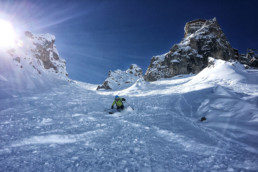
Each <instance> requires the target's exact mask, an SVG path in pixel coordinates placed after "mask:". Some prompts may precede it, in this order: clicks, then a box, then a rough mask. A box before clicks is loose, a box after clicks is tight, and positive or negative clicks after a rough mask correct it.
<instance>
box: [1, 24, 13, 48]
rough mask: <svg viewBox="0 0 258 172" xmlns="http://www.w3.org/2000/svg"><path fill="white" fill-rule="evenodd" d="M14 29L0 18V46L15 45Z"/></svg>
mask: <svg viewBox="0 0 258 172" xmlns="http://www.w3.org/2000/svg"><path fill="white" fill-rule="evenodd" d="M15 37H16V34H15V31H14V29H13V26H12V24H11V23H10V22H8V21H5V20H2V19H0V47H12V46H14V45H15Z"/></svg>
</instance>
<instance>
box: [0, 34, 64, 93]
mask: <svg viewBox="0 0 258 172" xmlns="http://www.w3.org/2000/svg"><path fill="white" fill-rule="evenodd" d="M54 42H55V37H54V36H53V35H50V34H45V35H34V34H32V33H30V32H25V34H24V35H22V36H21V37H20V40H19V41H18V44H17V45H16V46H14V47H8V48H1V49H0V81H1V84H0V89H1V90H5V92H15V91H24V90H26V89H35V88H37V89H40V88H42V87H46V86H48V85H52V84H53V83H55V82H61V81H65V80H66V81H67V80H69V79H68V77H67V76H68V74H67V72H66V65H65V60H63V59H62V58H61V57H60V56H59V54H58V51H57V49H56V46H55V44H54Z"/></svg>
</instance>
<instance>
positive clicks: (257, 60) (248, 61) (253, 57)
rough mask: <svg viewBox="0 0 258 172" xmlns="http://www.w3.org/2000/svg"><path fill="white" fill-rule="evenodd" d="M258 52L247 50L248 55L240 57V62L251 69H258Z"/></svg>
mask: <svg viewBox="0 0 258 172" xmlns="http://www.w3.org/2000/svg"><path fill="white" fill-rule="evenodd" d="M257 51H258V50H254V49H247V53H246V54H240V55H239V59H238V60H239V62H240V63H242V64H245V65H248V66H249V67H255V68H258V54H256V53H255V52H257Z"/></svg>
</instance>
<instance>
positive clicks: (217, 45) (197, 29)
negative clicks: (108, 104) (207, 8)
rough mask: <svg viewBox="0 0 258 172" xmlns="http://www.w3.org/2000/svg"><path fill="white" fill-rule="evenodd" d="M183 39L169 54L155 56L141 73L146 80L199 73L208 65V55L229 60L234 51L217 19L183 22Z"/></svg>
mask: <svg viewBox="0 0 258 172" xmlns="http://www.w3.org/2000/svg"><path fill="white" fill-rule="evenodd" d="M184 30H185V33H184V35H185V36H184V38H183V40H182V41H181V42H180V43H178V44H175V45H174V46H173V47H172V48H171V49H170V51H169V52H168V53H165V54H163V55H161V56H154V57H153V58H152V59H151V63H150V65H149V67H148V69H147V71H146V73H145V75H144V79H145V80H146V81H156V80H158V79H160V78H170V77H173V76H175V75H179V74H189V73H198V72H200V71H201V70H202V69H204V68H205V67H206V66H207V65H208V57H214V58H215V59H223V60H230V59H235V58H236V52H235V50H234V49H233V48H232V46H231V45H230V43H229V42H228V41H227V38H226V37H225V34H224V33H223V32H222V30H221V28H220V26H219V24H218V22H217V20H216V19H215V18H214V19H212V20H200V19H199V20H194V21H191V22H188V23H186V25H185V28H184Z"/></svg>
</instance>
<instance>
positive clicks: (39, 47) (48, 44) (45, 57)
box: [25, 31, 65, 73]
mask: <svg viewBox="0 0 258 172" xmlns="http://www.w3.org/2000/svg"><path fill="white" fill-rule="evenodd" d="M25 35H26V36H27V37H28V38H30V39H31V40H32V41H33V44H34V45H35V46H36V48H35V49H32V52H33V53H34V55H35V57H36V58H37V59H39V60H41V61H42V63H43V66H44V68H45V69H50V68H52V69H54V70H55V72H56V73H58V72H59V71H58V69H59V67H62V66H63V65H65V61H64V60H60V58H59V55H58V52H57V50H56V47H55V44H54V43H55V36H53V35H50V34H45V35H33V34H32V33H31V32H28V31H26V32H25ZM56 62H58V63H56Z"/></svg>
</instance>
